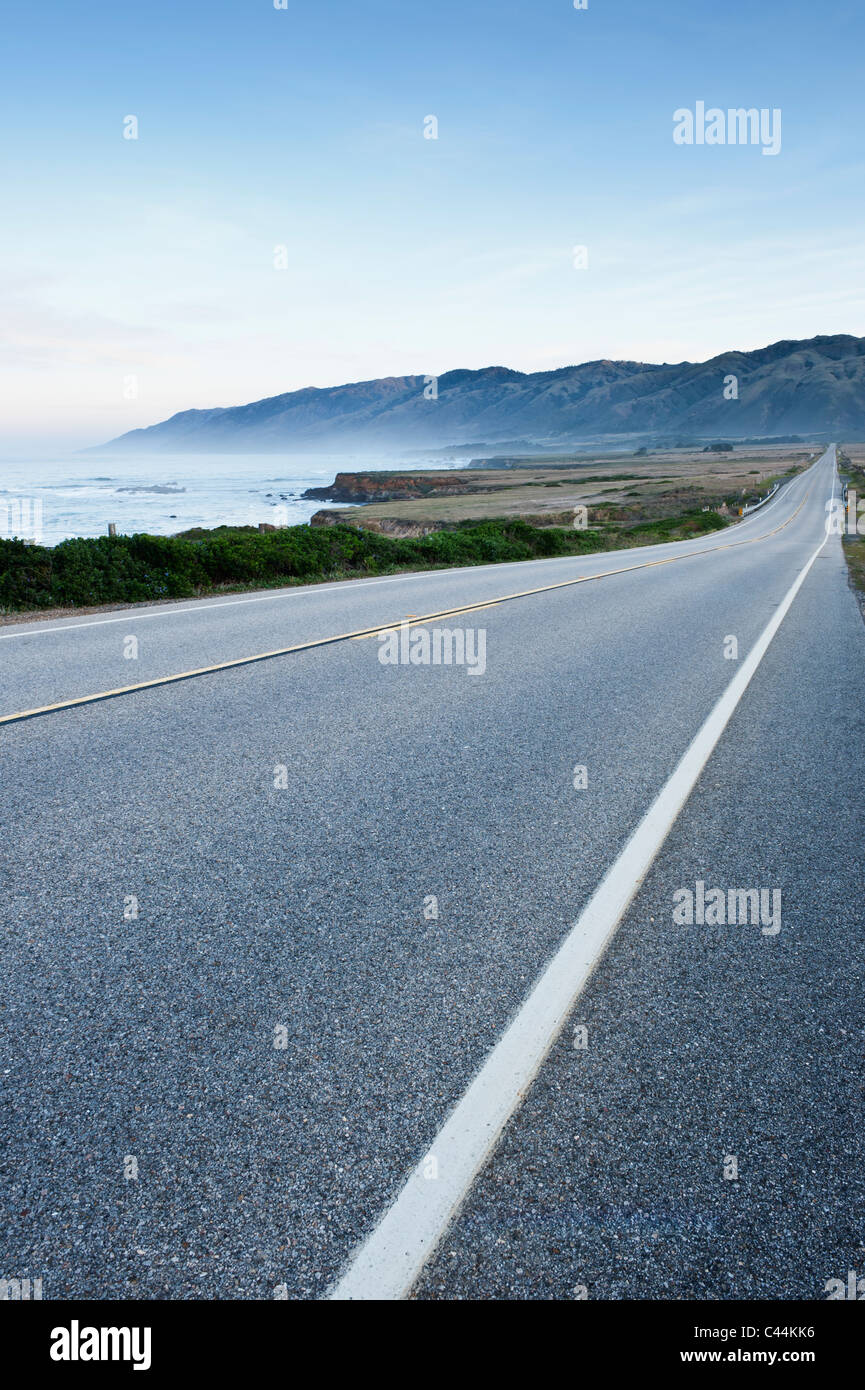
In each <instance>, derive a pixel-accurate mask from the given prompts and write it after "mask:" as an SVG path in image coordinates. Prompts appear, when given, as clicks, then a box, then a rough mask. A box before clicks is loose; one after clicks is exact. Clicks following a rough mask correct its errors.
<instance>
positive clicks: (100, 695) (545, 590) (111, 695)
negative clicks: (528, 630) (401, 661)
mask: <svg viewBox="0 0 865 1390" xmlns="http://www.w3.org/2000/svg"><path fill="white" fill-rule="evenodd" d="M812 487H813V484H812ZM810 494H811V487H809V488H808V491H807V492H806V493H805V496H804V497H803V498H802V501H801V502H800V503H799V505H798V507H797V508H796V510H795V512H793V513H792V515H791V516H788V518H787V520H786V521H784V522H782V523H781V525H780V526H776V527H775V529H774V530H773V531H767V532H766V534H765V535H760V536H751V537H750V538H749V539H748V540H744V541H727V542H726V544H724V545H710V546H706V547H705V548H704V549H703V550H689V551H688V552H687V553H686V554H682V555H669V556H667V557H666V559H663V560H644V561H642V562H641V563H640V564H638V565H623V566H621V567H620V568H619V569H612V570H603V571H602V572H601V573H600V574H585V575H578V576H577V578H576V579H564V580H562V581H561V582H560V583H558V584H543V585H541V586H540V588H537V589H521V590H520V591H519V592H518V593H516V594H502V595H501V596H500V597H499V598H489V599H484V600H483V601H482V602H480V603H467V604H463V605H462V607H460V608H445V609H442V610H440V611H439V612H437V613H424V614H422V615H421V616H418V617H411V616H410V617H408V618H403V619H399V618H398V619H397V620H396V621H395V622H390V623H377V624H376V626H375V627H366V628H359V629H358V630H357V631H355V632H339V633H337V634H336V635H335V636H333V637H316V638H314V639H313V640H312V641H309V642H297V643H295V645H294V646H291V647H277V648H275V650H274V651H271V652H256V654H255V655H254V656H239V657H236V658H235V659H234V660H233V661H218V662H216V663H215V664H214V665H213V666H198V667H196V668H195V669H194V670H192V671H180V672H178V673H176V674H174V675H171V676H157V677H156V679H155V680H149V681H136V683H135V684H134V685H118V686H116V687H115V688H114V689H113V690H99V691H97V692H96V694H94V695H78V696H76V697H75V698H73V699H71V700H58V701H57V702H56V703H55V704H53V705H37V706H36V707H35V708H34V709H24V710H18V711H16V713H15V714H3V715H0V724H16V723H19V722H20V721H22V720H24V719H36V718H38V717H39V716H40V715H43V714H55V713H57V711H58V710H63V709H75V708H76V707H77V706H78V705H94V704H97V703H98V702H99V701H101V700H114V699H117V697H118V696H120V695H132V694H134V693H135V692H136V691H138V690H155V689H157V687H159V686H161V685H176V684H177V682H178V681H189V680H194V679H195V678H196V677H198V676H209V675H212V674H213V673H214V672H215V671H231V670H234V669H235V668H236V667H238V666H251V665H253V663H254V662H256V661H272V660H273V659H274V658H275V657H278V656H290V655H291V653H292V652H306V651H311V650H312V649H313V648H314V647H330V646H333V644H334V643H336V642H348V641H360V640H362V639H363V638H366V637H375V636H377V635H378V634H379V633H383V632H393V631H394V630H395V629H396V628H399V626H400V624H401V623H402V622H407V623H408V625H409V626H410V627H415V626H416V625H417V624H418V623H431V622H437V621H439V620H441V619H444V618H455V617H458V616H459V615H460V614H462V613H478V612H480V610H481V609H483V608H494V607H496V606H497V605H498V604H500V603H511V602H512V601H513V600H514V599H518V598H529V597H531V596H532V595H533V594H549V593H552V592H553V591H554V590H555V589H570V588H573V586H574V585H575V584H591V583H593V582H594V581H595V580H596V579H608V578H610V577H611V576H612V575H614V574H630V573H631V572H632V571H634V570H644V569H657V568H658V567H659V566H661V565H672V564H673V563H675V562H676V561H677V560H690V559H691V558H692V557H694V556H697V555H710V554H712V553H713V552H714V551H716V550H733V549H735V548H737V547H738V546H741V545H753V544H754V542H755V541H765V540H768V539H769V537H770V536H774V535H777V533H778V532H779V531H783V530H784V527H785V526H789V525H790V522H791V521H793V520H794V519H795V518H796V517H797V516H798V515H799V513H800V511H801V510H802V508H803V507H804V505H805V503H806V502H807V500H808V498H809V496H810Z"/></svg>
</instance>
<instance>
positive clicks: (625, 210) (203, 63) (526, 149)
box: [0, 0, 865, 455]
mask: <svg viewBox="0 0 865 1390" xmlns="http://www.w3.org/2000/svg"><path fill="white" fill-rule="evenodd" d="M780 13H781V12H780V11H776V10H775V9H774V8H773V7H770V8H768V9H765V10H759V11H755V10H754V9H753V8H752V7H751V6H750V5H746V4H745V3H744V0H733V3H731V4H730V5H728V6H726V7H725V8H724V10H723V11H722V12H717V13H716V12H714V11H712V10H711V9H710V8H709V7H708V6H707V7H701V8H697V9H695V8H694V6H693V5H692V4H690V3H685V0H672V3H671V4H669V5H667V6H665V7H664V8H663V10H662V11H659V10H657V9H656V8H654V7H646V6H645V5H643V4H640V3H638V2H637V0H622V3H619V4H616V5H608V4H602V3H600V0H597V3H596V0H590V3H589V5H588V8H587V9H584V10H576V9H574V8H573V5H572V4H571V3H566V2H565V0H560V3H555V4H546V5H543V6H540V7H538V6H526V5H524V4H522V3H515V0H502V3H496V4H495V5H493V4H491V3H489V0H484V2H483V3H482V2H481V0H468V3H461V4H459V5H457V4H456V3H454V0H443V3H442V4H440V5H439V6H437V7H436V9H435V11H434V12H429V11H427V10H424V9H416V10H415V9H412V10H408V11H407V10H406V9H405V7H404V6H401V5H399V4H397V3H395V2H394V0H371V3H370V4H369V5H367V6H365V7H363V9H362V10H360V9H358V7H357V6H354V5H351V4H348V3H340V0H337V3H334V4H330V5H328V6H325V7H318V8H311V7H299V8H296V7H291V8H290V9H276V8H274V5H273V4H272V3H268V4H264V3H262V4H261V5H260V6H256V7H250V6H248V5H245V4H242V3H240V0H214V3H212V4H210V5H208V6H207V7H206V10H205V11H202V10H200V9H198V8H197V7H196V8H182V9H180V10H178V9H177V8H176V7H174V6H172V5H169V4H168V3H167V0H153V3H152V4H150V5H149V6H148V7H147V12H146V14H144V13H141V12H139V11H137V10H136V9H135V8H134V7H122V6H121V7H119V8H118V7H116V6H114V5H113V4H111V5H109V4H108V3H107V0H95V3H93V4H92V5H90V6H88V7H87V9H86V10H85V11H83V12H79V11H73V10H70V9H69V8H68V7H66V6H63V5H60V4H57V3H49V4H48V5H47V6H40V7H39V8H38V10H24V9H21V8H18V9H15V10H13V11H12V12H10V14H9V15H8V17H7V19H6V23H5V28H4V39H5V51H6V62H5V73H4V83H3V90H2V93H0V119H2V120H4V123H5V126H6V128H7V131H9V132H11V130H12V129H13V127H14V130H15V138H14V140H12V139H11V138H10V139H8V140H7V141H6V142H5V144H6V152H5V155H4V166H5V167H4V175H5V185H6V189H7V202H8V207H9V213H8V216H7V218H6V219H4V225H3V227H2V229H0V245H2V249H3V259H2V266H3V270H2V290H0V304H2V317H3V322H4V326H5V330H6V331H5V334H4V337H5V342H6V346H5V349H4V353H3V357H4V378H5V383H6V385H5V389H4V408H3V417H2V421H0V453H2V454H4V455H6V454H8V453H9V451H10V449H11V450H12V451H15V450H18V451H21V450H24V449H30V448H33V449H37V450H42V451H45V450H46V449H47V450H48V451H52V450H57V449H63V450H72V449H78V448H83V447H88V446H90V445H94V444H99V443H102V442H104V441H106V440H109V439H111V438H113V437H115V436H116V435H119V434H121V433H123V432H125V431H127V430H129V429H134V428H138V427H141V426H146V425H149V424H153V423H155V422H156V421H159V420H163V419H165V418H167V417H169V416H171V415H173V414H175V413H176V412H178V411H181V410H186V409H192V408H207V407H209V406H232V405H237V404H240V403H242V402H246V401H255V400H260V399H262V398H264V397H267V396H272V395H278V394H280V393H282V392H286V391H291V390H296V389H299V388H301V387H304V386H310V385H316V386H329V385H337V384H342V383H345V382H352V381H363V380H369V379H374V378H378V377H383V376H391V375H400V376H401V375H408V374H420V375H424V374H441V373H443V372H445V371H447V370H450V369H452V368H454V367H468V368H478V367H483V366H489V365H494V364H502V365H505V366H509V367H513V368H515V369H517V370H520V371H540V370H545V369H549V368H551V367H556V366H562V365H566V364H569V363H580V362H585V361H591V360H595V359H601V358H615V359H623V358H627V359H633V360H640V361H648V362H660V361H667V362H680V361H684V360H689V361H702V360H705V359H706V358H709V357H712V356H714V355H716V354H717V353H720V352H723V351H726V350H728V349H731V348H737V349H742V350H749V349H753V348H757V347H760V346H765V345H766V344H767V343H771V342H774V341H777V340H779V339H783V338H808V337H811V336H814V335H815V334H818V333H827V332H828V333H832V332H833V331H835V329H836V324H837V323H838V321H839V320H843V323H842V324H841V326H840V328H838V331H843V332H850V333H853V334H857V330H858V333H862V332H865V302H863V291H862V290H861V288H859V286H861V284H862V273H861V272H862V269H863V256H862V250H861V233H860V223H861V212H862V207H861V204H862V198H863V195H862V192H861V185H862V181H861V177H860V174H861V170H862V164H863V161H862V157H861V152H860V150H859V144H858V139H857V131H858V129H859V127H860V125H861V106H862V98H861V96H860V95H859V85H860V84H859V81H858V63H859V57H858V55H859V53H860V51H861V39H862V37H863V32H865V19H863V16H862V14H861V12H859V11H857V10H856V9H854V8H853V7H851V6H849V5H848V4H847V3H845V0H830V3H829V4H828V5H827V6H823V7H812V6H810V5H806V4H805V3H804V0H795V3H793V4H792V5H786V6H785V7H784V9H783V19H784V22H783V24H779V23H778V18H779V15H780ZM803 54H807V55H808V62H807V63H803V57H802V55H803ZM830 56H831V61H828V59H829V57H830ZM822 58H826V59H827V61H825V62H823V61H821V59H822ZM701 103H702V106H704V107H708V108H710V109H709V111H708V115H710V116H711V108H712V107H713V104H716V105H717V108H719V110H720V112H721V113H723V112H724V111H725V110H728V109H729V110H730V111H731V112H732V110H733V108H743V109H753V110H754V111H755V112H765V113H767V120H768V119H769V117H770V116H771V117H772V120H774V119H775V116H774V115H773V113H777V126H778V129H777V132H776V134H777V137H778V138H777V140H776V144H777V146H778V148H777V149H772V148H766V146H767V144H768V138H767V140H765V141H763V146H764V147H763V148H762V149H761V148H759V147H757V145H755V144H747V145H742V144H734V143H729V144H726V145H720V146H719V145H715V146H714V147H713V145H712V143H711V140H712V138H713V137H712V136H711V135H710V136H709V139H708V141H707V142H705V143H703V144H700V143H696V144H694V145H692V146H691V147H688V146H687V145H682V144H677V143H676V140H675V139H674V129H675V122H674V115H675V113H676V112H677V111H679V110H680V109H681V108H687V109H694V110H695V111H699V110H701V109H702V108H701ZM22 110H26V111H27V113H28V118H27V121H26V122H23V123H22V122H21V120H20V112H21V111H22ZM433 117H434V118H435V122H433V121H432V118H433ZM132 118H134V122H135V123H136V124H135V125H133V124H132ZM435 123H437V125H436V124H435ZM767 129H768V126H767ZM130 134H132V135H135V136H136V137H137V138H134V139H133V138H125V136H126V135H130ZM427 136H430V137H431V136H435V137H436V138H426V137H427ZM695 138H696V140H697V141H698V142H699V140H700V138H701V136H700V135H699V134H698V135H697V136H696V137H695ZM765 154H773V155H776V157H772V158H765V157H764V155H765ZM578 247H585V248H586V252H585V257H584V260H585V264H584V265H580V264H579V256H578V255H577V254H576V253H575V248H578ZM851 287H852V288H851ZM130 383H134V388H133V385H131V384H130Z"/></svg>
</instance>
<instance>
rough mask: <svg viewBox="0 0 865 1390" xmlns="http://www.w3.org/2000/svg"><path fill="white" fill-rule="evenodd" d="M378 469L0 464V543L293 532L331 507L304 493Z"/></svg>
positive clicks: (215, 460)
mask: <svg viewBox="0 0 865 1390" xmlns="http://www.w3.org/2000/svg"><path fill="white" fill-rule="evenodd" d="M413 466H416V465H413ZM427 466H429V467H432V466H434V465H432V464H428V465H427ZM435 466H439V467H440V466H441V465H435ZM445 466H452V461H449V462H448V464H446V465H445ZM388 467H390V468H395V467H399V464H398V463H394V462H381V461H380V460H371V459H370V458H369V457H368V456H367V457H365V458H361V457H360V456H350V455H346V454H341V455H324V454H314V455H300V454H295V455H286V456H285V457H282V456H280V455H273V454H212V455H211V454H176V455H170V456H169V455H159V456H157V457H154V456H152V455H151V456H149V457H147V458H139V459H134V458H130V457H128V456H125V455H124V456H122V457H120V456H118V457H115V458H113V459H112V458H109V457H107V456H105V455H99V456H89V457H87V459H86V460H82V458H81V456H77V457H76V456H74V455H72V456H70V457H68V458H56V459H51V460H48V461H41V462H34V461H32V460H24V459H15V458H12V459H5V460H0V537H3V536H12V535H23V536H26V537H27V538H28V539H32V540H37V541H38V542H39V543H41V544H42V545H55V544H56V543H57V542H58V541H61V540H65V539H67V537H70V536H104V535H106V534H107V531H108V523H109V522H110V521H113V522H115V523H116V525H117V533H118V535H123V534H127V535H128V534H131V533H132V532H134V531H148V532H150V533H151V534H153V535H159V536H167V535H172V534H174V533H175V532H177V531H185V530H187V529H188V528H189V527H191V526H208V527H209V526H222V525H226V526H240V525H253V526H254V525H257V524H258V523H259V522H261V521H269V522H270V523H271V524H273V525H282V526H291V525H297V524H298V523H299V522H304V521H308V520H309V518H310V517H311V516H312V514H313V512H316V511H318V510H319V509H321V508H323V507H328V506H332V505H336V504H332V503H327V502H312V501H304V500H303V497H302V494H303V492H304V490H305V489H306V488H308V487H322V486H323V485H324V484H326V483H329V482H332V481H333V477H334V475H335V474H336V473H337V472H340V471H349V472H351V471H352V470H354V469H360V468H367V469H368V468H388ZM343 505H345V504H343Z"/></svg>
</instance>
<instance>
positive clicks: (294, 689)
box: [0, 446, 865, 1300]
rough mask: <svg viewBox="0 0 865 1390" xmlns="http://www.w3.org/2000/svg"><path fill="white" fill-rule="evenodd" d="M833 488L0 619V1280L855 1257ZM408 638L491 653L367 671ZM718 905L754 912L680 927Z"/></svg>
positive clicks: (99, 1286) (692, 1266)
mask: <svg viewBox="0 0 865 1390" xmlns="http://www.w3.org/2000/svg"><path fill="white" fill-rule="evenodd" d="M838 493H839V483H838V479H837V472H836V451H835V447H834V446H830V448H829V449H827V450H826V452H825V453H824V454H823V455H822V456H821V457H820V459H819V460H818V461H817V462H816V463H815V464H814V465H813V466H812V467H811V468H810V469H809V470H808V471H807V472H804V473H802V474H800V475H798V476H796V477H795V478H794V479H793V480H792V481H790V482H789V483H786V484H785V485H784V486H783V487H782V488H781V490H780V492H779V493H778V495H777V496H776V497H774V498H773V499H772V500H771V501H770V502H769V503H768V504H767V505H766V506H765V507H763V508H762V509H760V510H759V511H757V512H755V513H754V514H752V515H751V516H749V517H747V518H746V519H745V520H743V521H742V522H740V523H738V524H737V525H735V526H731V527H728V528H726V529H725V530H723V531H720V532H717V533H713V534H711V535H708V536H701V537H699V538H695V539H694V540H691V541H687V542H678V543H670V544H666V545H662V546H652V547H647V548H645V549H638V550H637V549H635V550H625V551H616V552H611V553H607V554H601V555H591V556H576V557H566V558H558V559H550V560H543V561H528V562H523V563H519V564H504V565H489V566H481V567H477V568H469V569H461V570H442V571H434V572H427V573H422V574H416V575H395V576H383V577H381V578H375V579H364V580H354V581H346V582H340V583H333V584H325V585H317V586H315V585H313V586H307V587H295V588H290V589H282V590H277V591H269V592H267V593H258V594H243V595H231V596H228V597H226V596H223V597H219V598H214V599H206V600H200V601H192V602H189V601H187V602H181V603H173V604H162V605H154V606H151V607H148V606H139V607H136V608H130V609H128V610H126V611H124V612H106V613H93V614H85V615H82V616H81V617H72V618H70V617H65V618H62V619H54V620H34V621H33V622H26V623H16V624H14V625H10V626H8V627H5V628H0V744H2V757H3V802H4V811H5V814H4V818H3V823H4V826H5V832H4V833H5V845H4V850H5V853H4V855H3V858H2V863H0V885H2V893H0V922H2V930H3V939H4V956H5V961H6V968H5V970H4V972H3V982H2V994H0V1004H2V1008H0V1019H2V1025H0V1026H2V1028H3V1031H4V1040H3V1048H2V1056H3V1059H4V1060H3V1063H2V1071H3V1076H2V1082H3V1092H4V1104H3V1107H2V1110H0V1140H2V1148H3V1153H4V1158H3V1166H4V1191H5V1200H4V1205H5V1206H6V1208H7V1210H6V1211H5V1214H4V1219H3V1223H2V1225H3V1234H2V1237H0V1248H2V1258H0V1265H2V1269H3V1272H4V1273H5V1274H7V1275H9V1276H12V1275H14V1276H16V1277H25V1276H27V1277H31V1278H42V1279H43V1288H44V1297H45V1298H52V1299H67V1298H89V1299H92V1298H109V1299H130V1298H146V1299H162V1298H170V1299H222V1298H226V1299H240V1298H250V1299H271V1298H274V1297H277V1298H283V1297H287V1298H289V1299H295V1298H324V1297H327V1296H331V1297H336V1298H361V1299H363V1298H387V1299H392V1298H405V1297H411V1298H418V1299H454V1298H465V1299H531V1298H541V1299H574V1298H578V1299H581V1298H589V1299H601V1300H604V1299H653V1298H654V1299H671V1300H673V1299H711V1300H715V1299H756V1298H769V1299H793V1298H803V1299H815V1298H816V1299H819V1298H823V1297H825V1293H824V1289H825V1287H826V1284H827V1281H829V1280H832V1279H846V1277H847V1271H848V1269H850V1268H857V1269H860V1272H865V1236H863V1233H862V1230H861V1226H859V1225H858V1223H857V1218H856V1211H857V1208H859V1207H860V1204H861V1203H862V1201H863V1197H865V1190H863V1189H865V1138H863V1126H862V1123H861V1114H862V1089H863V1087H862V1080H861V1052H862V1040H863V1033H865V1010H863V1001H862V995H861V988H860V985H859V981H861V978H862V973H863V966H865V940H863V935H862V928H861V894H862V889H861V871H860V867H859V863H858V860H859V853H860V850H859V847H860V845H861V842H862V830H863V817H862V809H861V808H862V798H861V777H860V772H859V765H860V758H859V745H860V741H861V739H862V737H863V734H865V719H863V714H862V708H863V702H862V689H863V682H865V630H863V622H862V616H861V614H860V611H859V607H858V604H857V600H856V598H855V597H854V595H853V593H852V592H851V590H850V587H849V584H848V580H847V573H846V566H845V562H844V559H843V556H842V553H841V545H840V541H839V538H838V536H837V535H833V534H828V535H827V528H826V518H827V504H828V503H829V502H830V500H831V499H832V498H833V497H837V496H838ZM418 619H425V620H426V623H425V624H422V623H421V624H419V623H418ZM400 623H404V624H405V627H404V633H403V636H404V640H405V641H406V644H407V641H408V638H406V636H405V634H409V636H410V635H411V634H413V633H414V634H416V633H418V632H420V631H421V630H422V629H423V627H424V626H426V627H427V628H429V629H435V628H447V629H449V630H455V629H460V630H463V629H470V630H471V631H472V633H473V634H474V635H475V637H476V634H477V631H478V629H483V632H484V634H485V637H484V644H485V645H484V652H485V656H484V663H483V669H482V670H481V669H480V667H478V669H477V670H476V671H474V672H472V670H471V667H470V665H466V664H459V663H456V662H454V663H452V664H449V665H444V664H441V665H433V664H427V663H421V664H411V663H409V664H403V663H402V662H400V661H396V662H395V664H387V663H385V662H383V661H382V659H381V657H382V655H383V653H384V650H385V641H386V640H387V633H388V632H389V631H391V630H393V629H394V628H395V627H397V626H398V625H399V624H400ZM411 624H414V626H411ZM333 639H340V640H333ZM286 649H292V650H286ZM415 650H417V651H418V653H421V652H422V648H421V647H420V646H418V647H417V648H415ZM273 653H281V654H276V655H271V654H273ZM251 658H255V659H251ZM214 668H215V669H214ZM196 673H200V674H196ZM179 677H183V678H182V679H179ZM149 682H152V684H148V683H149ZM130 686H133V687H134V686H140V687H143V688H138V689H126V688H127V687H130ZM121 690H124V691H125V693H116V692H118V691H121ZM96 697H98V698H96ZM49 706H57V708H52V709H50V710H49V709H48V708H47V707H49ZM712 889H720V890H722V895H723V898H724V901H725V902H726V901H728V899H727V894H728V893H729V892H730V890H745V891H746V892H748V893H751V892H756V894H757V901H758V902H762V903H763V904H764V905H765V904H766V903H769V904H772V905H773V906H772V908H771V911H770V912H768V913H767V912H766V911H765V906H764V909H763V915H762V916H759V917H758V919H757V920H748V921H741V920H739V921H736V922H732V923H731V922H729V921H719V920H717V915H716V920H712V917H711V914H710V913H709V912H707V911H705V910H699V909H696V910H695V913H694V914H693V920H691V921H682V920H677V919H676V917H675V915H674V914H675V910H676V904H677V903H681V902H682V901H683V900H684V899H685V898H686V897H687V895H688V894H692V895H693V901H694V902H695V903H697V902H699V903H700V904H701V906H702V903H703V900H704V898H705V895H707V894H709V893H710V891H711V890H712ZM761 893H764V894H766V897H765V898H762V899H761V898H760V894H761ZM773 895H778V896H777V897H776V896H773ZM736 901H737V902H738V901H739V900H738V898H737V900H736ZM776 908H777V910H776ZM701 918H702V919H703V920H700V919H701ZM860 1209H861V1208H860ZM860 1267H861V1268H860Z"/></svg>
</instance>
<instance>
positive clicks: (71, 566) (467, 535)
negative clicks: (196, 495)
mask: <svg viewBox="0 0 865 1390" xmlns="http://www.w3.org/2000/svg"><path fill="white" fill-rule="evenodd" d="M726 524H727V523H726V520H725V519H724V518H723V517H721V516H719V515H718V514H717V513H716V512H714V511H705V512H703V511H697V512H688V513H684V514H682V515H679V516H672V517H664V518H657V519H654V520H650V521H644V522H641V523H639V524H637V525H634V526H621V525H612V524H601V525H598V526H593V527H589V528H587V529H586V530H575V529H573V528H572V527H564V526H563V527H556V526H543V527H538V526H532V525H529V524H528V523H527V522H525V521H523V520H521V519H519V518H495V519H492V520H489V521H483V522H481V523H477V522H473V523H461V524H457V525H456V526H455V527H454V528H453V529H450V530H440V531H435V532H433V533H432V534H430V535H427V536H422V537H418V538H411V539H400V538H396V537H391V536H384V535H381V534H378V533H376V532H373V531H362V530H359V529H357V528H356V527H353V526H347V525H337V526H327V527H312V526H306V525H304V526H287V527H285V528H283V529H281V530H278V531H268V532H261V531H259V530H258V529H257V528H255V527H251V526H237V527H229V526H219V527H217V528H216V529H215V530H212V531H204V530H194V531H187V532H183V533H181V534H180V535H178V536H150V535H133V536H98V537H95V538H88V539H83V540H67V541H62V542H61V543H60V544H59V545H56V546H53V547H47V546H39V545H32V544H29V543H27V542H25V541H21V540H0V611H2V612H7V613H10V612H22V611H29V610H40V609H50V608H79V607H91V606H97V605H103V604H112V603H142V602H153V601H154V600H156V601H158V600H160V599H177V598H193V597H197V596H204V595H207V594H213V593H216V592H225V591H231V590H234V591H237V590H243V589H254V588H276V587H279V586H281V585H291V584H311V583H316V582H320V581H325V580H335V579H352V578H358V577H360V576H364V575H380V574H395V573H398V572H399V571H404V570H428V569H442V568H448V567H452V566H458V565H487V564H495V563H499V562H505V561H513V560H533V559H537V558H543V557H550V556H557V555H585V554H592V553H593V552H595V551H599V550H618V549H625V548H628V547H631V546H636V545H650V544H654V543H658V542H662V541H671V540H682V539H686V538H689V537H692V536H699V535H702V534H704V533H708V532H711V531H716V530H719V529H721V528H722V527H724V526H725V525H726Z"/></svg>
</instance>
